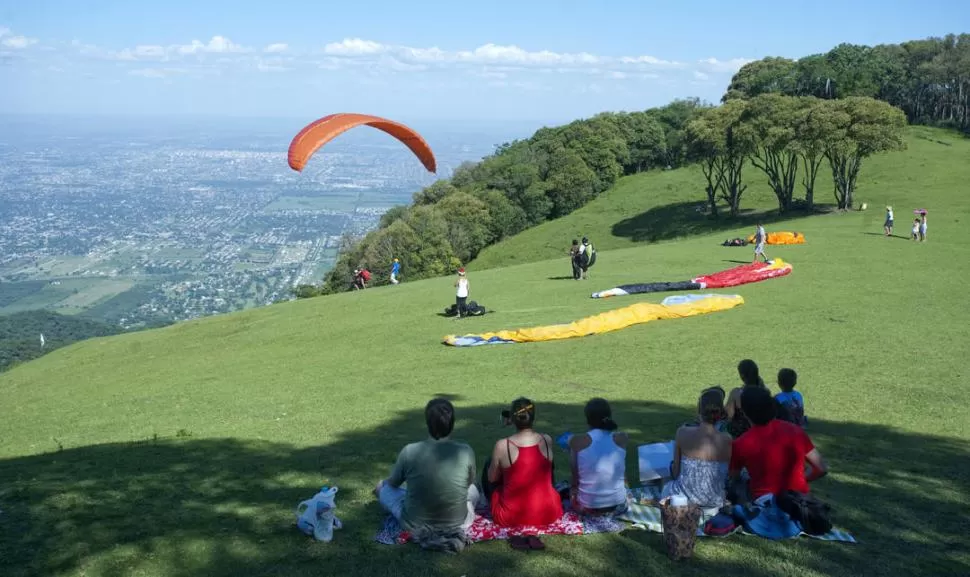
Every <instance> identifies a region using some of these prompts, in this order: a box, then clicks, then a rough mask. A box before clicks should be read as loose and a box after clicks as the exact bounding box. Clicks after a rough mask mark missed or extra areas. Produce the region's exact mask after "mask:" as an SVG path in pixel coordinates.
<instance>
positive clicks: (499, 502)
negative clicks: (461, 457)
mask: <svg viewBox="0 0 970 577" xmlns="http://www.w3.org/2000/svg"><path fill="white" fill-rule="evenodd" d="M502 420H503V422H504V423H505V424H506V425H514V426H515V433H514V434H512V435H510V436H508V437H506V438H504V439H502V440H500V441H498V442H497V443H495V448H494V449H493V450H492V457H491V458H490V459H489V460H488V461H487V462H486V463H485V469H484V471H482V490H483V492H484V493H485V496H486V498H487V499H488V500H489V502H490V504H491V509H492V520H493V521H495V523H496V524H497V525H499V526H501V527H517V526H522V525H533V526H541V525H549V524H550V523H553V522H555V521H558V520H559V519H560V518H561V517H562V513H563V511H562V500H560V498H559V493H557V492H556V489H555V487H554V486H553V481H554V471H553V453H552V448H553V446H554V445H553V443H552V438H551V437H550V436H549V435H546V434H543V433H539V432H536V431H535V429H533V425H534V424H535V420H536V407H535V404H534V403H533V402H532V401H531V400H529V399H526V398H525V397H520V398H518V399H515V400H514V401H512V407H511V410H509V411H502Z"/></svg>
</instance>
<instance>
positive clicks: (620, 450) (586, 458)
mask: <svg viewBox="0 0 970 577" xmlns="http://www.w3.org/2000/svg"><path fill="white" fill-rule="evenodd" d="M585 413H586V423H587V424H588V425H589V431H587V432H586V433H583V434H579V435H573V436H572V437H570V438H569V461H570V466H571V468H572V482H571V484H570V491H569V496H570V503H571V505H572V507H573V509H574V510H575V511H576V512H578V513H581V514H586V515H609V514H614V513H622V512H623V511H625V510H626V507H627V501H626V446H627V443H628V442H629V438H628V437H627V435H626V433H622V432H619V431H618V430H617V428H618V426H617V424H616V421H614V420H613V411H612V409H611V408H610V404H609V402H607V400H606V399H601V398H594V399H590V401H589V402H588V403H586V409H585Z"/></svg>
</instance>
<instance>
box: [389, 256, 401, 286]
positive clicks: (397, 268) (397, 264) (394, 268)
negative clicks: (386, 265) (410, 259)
mask: <svg viewBox="0 0 970 577" xmlns="http://www.w3.org/2000/svg"><path fill="white" fill-rule="evenodd" d="M400 274H401V261H399V260H397V259H394V264H392V265H391V284H397V283H399V282H401V281H399V280H397V277H398V276H400Z"/></svg>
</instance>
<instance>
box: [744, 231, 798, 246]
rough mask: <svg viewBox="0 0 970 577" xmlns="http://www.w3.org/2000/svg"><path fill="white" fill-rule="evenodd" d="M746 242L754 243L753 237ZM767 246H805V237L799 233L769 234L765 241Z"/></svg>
mask: <svg viewBox="0 0 970 577" xmlns="http://www.w3.org/2000/svg"><path fill="white" fill-rule="evenodd" d="M748 242H749V243H753V242H754V235H753V234H752V235H751V236H749V237H748ZM765 242H766V243H767V244H805V235H804V234H802V233H800V232H769V233H768V237H767V238H766V239H765Z"/></svg>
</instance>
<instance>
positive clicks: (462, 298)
mask: <svg viewBox="0 0 970 577" xmlns="http://www.w3.org/2000/svg"><path fill="white" fill-rule="evenodd" d="M455 288H456V289H457V290H456V291H455V306H456V307H457V308H458V318H461V317H463V316H465V309H466V305H467V303H468V290H469V288H471V287H470V286H469V283H468V277H466V276H465V269H464V268H460V269H458V279H457V280H455Z"/></svg>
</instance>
